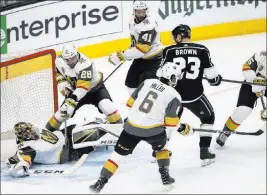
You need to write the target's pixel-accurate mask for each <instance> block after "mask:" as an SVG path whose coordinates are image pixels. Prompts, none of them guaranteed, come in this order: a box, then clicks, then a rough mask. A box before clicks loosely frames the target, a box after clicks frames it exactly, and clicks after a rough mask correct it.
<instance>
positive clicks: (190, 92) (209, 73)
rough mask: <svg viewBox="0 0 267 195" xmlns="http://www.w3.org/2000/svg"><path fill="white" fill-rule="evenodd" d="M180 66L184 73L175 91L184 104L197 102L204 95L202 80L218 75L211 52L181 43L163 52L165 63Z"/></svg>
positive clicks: (201, 46) (200, 46) (198, 46)
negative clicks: (204, 77)
mask: <svg viewBox="0 0 267 195" xmlns="http://www.w3.org/2000/svg"><path fill="white" fill-rule="evenodd" d="M166 62H173V63H176V64H178V65H179V66H180V67H181V69H182V72H183V75H182V79H181V80H179V81H178V83H177V85H176V87H175V89H176V90H177V91H178V92H179V94H180V95H181V97H182V100H183V103H189V102H193V101H196V100H197V99H198V98H200V96H201V95H202V94H203V92H204V89H203V85H202V78H203V75H205V76H206V77H207V78H208V79H213V78H215V77H216V76H217V75H218V74H217V72H216V69H215V67H214V65H213V63H212V62H211V58H210V53H209V50H208V49H207V48H206V47H205V46H203V45H201V44H196V43H179V44H176V45H171V46H169V47H166V48H165V49H164V50H163V62H162V64H164V63H166Z"/></svg>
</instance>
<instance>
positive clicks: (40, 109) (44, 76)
mask: <svg viewBox="0 0 267 195" xmlns="http://www.w3.org/2000/svg"><path fill="white" fill-rule="evenodd" d="M55 55H56V54H55V51H54V50H42V51H28V52H21V53H12V54H7V55H1V64H0V65H1V140H3V139H12V138H14V132H13V126H14V125H15V124H16V123H18V122H22V121H23V122H30V123H32V124H34V125H35V126H37V127H44V126H45V124H46V123H47V121H48V120H49V118H50V117H51V116H52V115H53V113H54V111H55V110H56V109H57V90H56V83H55V68H54V60H55Z"/></svg>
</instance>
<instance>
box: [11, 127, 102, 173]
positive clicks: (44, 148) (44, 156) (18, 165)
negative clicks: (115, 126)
mask: <svg viewBox="0 0 267 195" xmlns="http://www.w3.org/2000/svg"><path fill="white" fill-rule="evenodd" d="M89 124H99V123H95V122H90V123H89ZM85 125H88V124H85ZM75 126H76V125H70V126H68V127H67V131H68V132H72V130H73V129H74V127H75ZM14 132H15V135H16V142H17V149H18V150H17V152H16V154H15V155H14V156H12V157H10V158H8V159H7V160H6V164H7V167H8V173H9V174H10V175H12V176H14V177H23V176H29V172H28V170H29V168H30V166H31V165H32V164H33V163H38V164H62V163H66V162H67V161H66V158H64V157H63V158H62V154H63V152H62V151H63V148H64V145H65V138H64V135H63V133H62V131H61V130H56V131H53V132H51V131H48V130H46V129H40V128H37V127H34V126H33V125H32V124H31V123H26V122H19V123H17V124H15V126H14ZM63 132H64V131H63ZM98 135H99V134H98ZM98 135H96V133H95V135H94V136H98ZM71 148H72V146H71ZM93 150H94V148H93V147H92V146H89V147H83V148H79V149H71V150H70V159H69V161H74V160H78V159H79V158H80V157H81V156H82V155H83V154H88V153H89V152H91V151H93Z"/></svg>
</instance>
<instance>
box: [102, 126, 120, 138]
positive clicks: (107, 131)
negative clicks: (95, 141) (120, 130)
mask: <svg viewBox="0 0 267 195" xmlns="http://www.w3.org/2000/svg"><path fill="white" fill-rule="evenodd" d="M99 130H101V131H105V132H106V133H109V134H110V135H113V136H114V137H117V138H119V135H117V134H115V133H112V132H111V131H109V130H106V129H104V128H100V129H99Z"/></svg>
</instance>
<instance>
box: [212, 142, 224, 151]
mask: <svg viewBox="0 0 267 195" xmlns="http://www.w3.org/2000/svg"><path fill="white" fill-rule="evenodd" d="M214 147H215V149H216V150H221V149H223V148H224V146H221V145H219V144H218V143H216V144H215V146H214Z"/></svg>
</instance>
